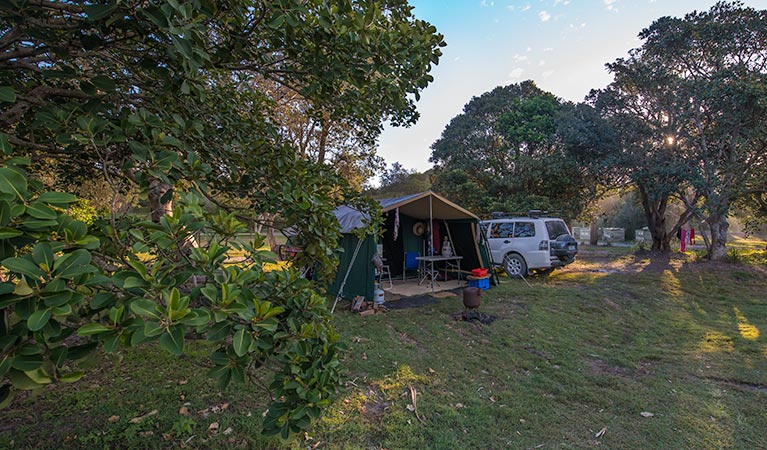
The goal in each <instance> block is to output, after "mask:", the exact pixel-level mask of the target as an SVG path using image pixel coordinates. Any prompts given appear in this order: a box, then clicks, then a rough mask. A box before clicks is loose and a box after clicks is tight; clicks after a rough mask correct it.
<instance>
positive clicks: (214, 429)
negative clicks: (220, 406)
mask: <svg viewBox="0 0 767 450" xmlns="http://www.w3.org/2000/svg"><path fill="white" fill-rule="evenodd" d="M218 427H219V424H218V422H213V423H211V424H210V425H208V433H210V434H216V433H218Z"/></svg>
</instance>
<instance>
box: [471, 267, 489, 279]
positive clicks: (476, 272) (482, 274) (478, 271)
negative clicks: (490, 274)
mask: <svg viewBox="0 0 767 450" xmlns="http://www.w3.org/2000/svg"><path fill="white" fill-rule="evenodd" d="M471 274H472V275H473V276H475V277H477V278H482V277H486V276H487V269H473V270H472V271H471Z"/></svg>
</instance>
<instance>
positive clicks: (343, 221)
mask: <svg viewBox="0 0 767 450" xmlns="http://www.w3.org/2000/svg"><path fill="white" fill-rule="evenodd" d="M333 213H334V214H335V215H336V218H338V223H339V224H340V225H341V233H342V234H347V233H351V232H352V231H354V230H356V229H357V228H363V227H365V226H366V225H367V224H368V222H370V216H369V215H368V214H363V213H361V212H359V211H357V210H356V209H354V208H350V207H348V206H339V207H338V208H336V210H335V211H333Z"/></svg>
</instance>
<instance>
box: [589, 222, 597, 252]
mask: <svg viewBox="0 0 767 450" xmlns="http://www.w3.org/2000/svg"><path fill="white" fill-rule="evenodd" d="M598 243H599V228H598V227H597V216H594V217H592V218H591V225H590V226H589V245H597V244H598Z"/></svg>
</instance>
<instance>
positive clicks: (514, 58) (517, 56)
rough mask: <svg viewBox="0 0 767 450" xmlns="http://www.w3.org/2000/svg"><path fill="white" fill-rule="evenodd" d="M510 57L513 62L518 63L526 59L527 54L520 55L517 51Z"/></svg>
mask: <svg viewBox="0 0 767 450" xmlns="http://www.w3.org/2000/svg"><path fill="white" fill-rule="evenodd" d="M511 59H513V60H514V62H515V63H518V62H522V61H527V56H525V55H520V54H519V53H517V54H516V55H514V56H512V57H511Z"/></svg>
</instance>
